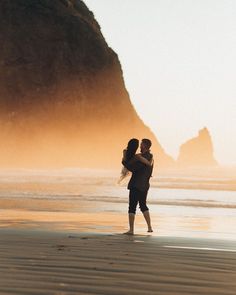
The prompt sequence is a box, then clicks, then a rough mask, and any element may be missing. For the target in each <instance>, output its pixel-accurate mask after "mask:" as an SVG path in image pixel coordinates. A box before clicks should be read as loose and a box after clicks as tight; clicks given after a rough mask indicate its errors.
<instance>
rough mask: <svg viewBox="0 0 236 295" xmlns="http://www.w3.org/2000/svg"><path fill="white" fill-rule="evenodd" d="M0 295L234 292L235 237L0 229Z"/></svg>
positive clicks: (119, 294)
mask: <svg viewBox="0 0 236 295" xmlns="http://www.w3.org/2000/svg"><path fill="white" fill-rule="evenodd" d="M0 269H1V270H0V294H22V295H27V294H32V295H34V294H57V295H59V294H60V295H62V294H104V295H105V294H109V295H110V294H117V295H122V294H132V295H133V294H145V295H148V294H150V295H152V294H173V295H177V294H204V295H205V294H212V295H218V294H222V295H227V294H232V295H235V294H236V242H233V241H220V240H206V239H193V238H189V239H186V238H173V237H172V238H168V237H152V236H148V235H147V236H145V235H144V236H141V235H135V236H125V235H122V234H120V235H119V234H114V235H109V234H85V233H81V234H75V233H72V234H70V233H69V232H49V231H39V230H26V229H24V230H22V229H18V230H14V229H1V230H0Z"/></svg>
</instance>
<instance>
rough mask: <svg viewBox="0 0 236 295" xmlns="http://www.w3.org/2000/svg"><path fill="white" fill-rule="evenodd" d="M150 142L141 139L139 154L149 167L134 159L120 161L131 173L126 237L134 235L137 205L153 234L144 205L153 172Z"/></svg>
mask: <svg viewBox="0 0 236 295" xmlns="http://www.w3.org/2000/svg"><path fill="white" fill-rule="evenodd" d="M151 145H152V142H151V140H149V139H146V138H145V139H142V141H141V145H140V149H141V154H142V156H143V157H144V158H146V159H147V160H148V161H149V162H150V163H151V165H145V164H143V163H141V162H140V161H137V160H136V159H131V160H130V161H129V162H126V161H122V164H123V165H124V166H125V167H126V168H127V169H128V170H129V171H131V172H132V176H131V179H130V181H129V184H128V189H129V231H128V232H127V233H126V234H128V235H133V234H134V220H135V213H136V207H137V204H138V203H139V207H140V210H141V211H142V213H143V216H144V218H145V220H146V223H147V226H148V232H153V230H152V226H151V219H150V214H149V209H148V207H147V205H146V200H147V194H148V190H149V187H150V184H149V179H150V177H151V176H152V170H153V155H152V154H151V153H150V147H151Z"/></svg>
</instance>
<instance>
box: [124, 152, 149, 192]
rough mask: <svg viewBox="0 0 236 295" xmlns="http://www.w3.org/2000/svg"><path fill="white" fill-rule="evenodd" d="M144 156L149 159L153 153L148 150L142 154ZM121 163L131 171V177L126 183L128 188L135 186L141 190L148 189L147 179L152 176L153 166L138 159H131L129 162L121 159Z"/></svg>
mask: <svg viewBox="0 0 236 295" xmlns="http://www.w3.org/2000/svg"><path fill="white" fill-rule="evenodd" d="M142 156H143V157H144V158H146V159H147V160H148V161H151V159H152V158H153V155H152V154H151V153H150V152H146V153H144V154H142ZM122 164H123V165H124V166H125V167H126V168H127V169H128V170H129V171H131V172H132V176H131V179H130V181H129V183H128V189H132V188H136V189H138V190H140V191H142V192H146V191H148V189H149V187H150V184H149V179H150V177H151V176H152V170H153V166H148V165H145V164H143V163H141V162H140V161H138V160H134V159H131V160H130V161H129V162H126V161H122Z"/></svg>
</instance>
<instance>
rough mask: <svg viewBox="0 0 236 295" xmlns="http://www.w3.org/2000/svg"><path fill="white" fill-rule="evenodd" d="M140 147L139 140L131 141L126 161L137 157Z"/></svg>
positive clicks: (133, 139)
mask: <svg viewBox="0 0 236 295" xmlns="http://www.w3.org/2000/svg"><path fill="white" fill-rule="evenodd" d="M138 146H139V140H138V139H137V138H132V139H130V141H129V142H128V145H127V152H126V161H129V160H130V159H131V158H132V157H133V156H134V155H135V153H136V151H137V149H138Z"/></svg>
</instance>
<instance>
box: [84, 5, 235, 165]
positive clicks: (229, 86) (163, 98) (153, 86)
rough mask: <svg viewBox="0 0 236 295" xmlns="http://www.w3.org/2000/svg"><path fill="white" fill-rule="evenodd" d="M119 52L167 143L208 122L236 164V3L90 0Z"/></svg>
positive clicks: (144, 114)
mask: <svg viewBox="0 0 236 295" xmlns="http://www.w3.org/2000/svg"><path fill="white" fill-rule="evenodd" d="M84 2H85V3H86V4H87V5H88V7H89V9H90V10H92V11H93V13H94V15H95V18H96V19H97V21H98V22H99V24H100V26H101V29H102V33H103V35H104V37H105V39H106V41H107V43H108V45H109V46H110V47H111V48H113V49H114V50H115V51H116V53H117V54H118V56H119V59H120V62H121V65H122V69H123V72H124V78H125V83H126V87H127V90H128V92H129V94H130V98H131V100H132V103H133V104H134V106H135V108H136V110H137V112H138V114H139V115H140V117H141V118H142V119H143V120H144V122H145V123H146V124H147V125H148V126H149V127H150V128H151V129H152V130H153V132H154V133H155V134H156V136H157V138H158V140H159V141H160V143H161V144H162V146H163V148H164V149H165V150H166V152H167V153H169V154H170V155H172V156H174V157H177V155H178V150H179V146H180V145H181V144H182V143H184V142H185V141H186V140H188V139H190V138H191V137H194V136H196V135H197V133H198V130H199V129H201V128H203V127H204V126H206V127H208V129H209V131H210V133H211V135H212V139H213V144H214V147H215V156H216V159H217V160H218V161H219V162H220V163H221V164H227V165H236V127H235V126H236V81H235V79H236V1H234V0H146V1H143V0H84Z"/></svg>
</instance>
